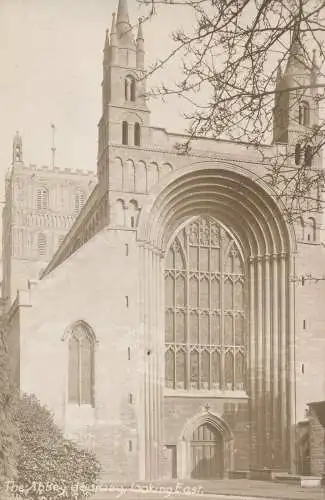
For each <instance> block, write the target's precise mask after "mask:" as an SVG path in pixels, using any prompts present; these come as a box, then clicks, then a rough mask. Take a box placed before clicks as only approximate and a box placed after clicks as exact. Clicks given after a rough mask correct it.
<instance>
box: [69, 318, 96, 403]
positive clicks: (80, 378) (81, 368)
mask: <svg viewBox="0 0 325 500" xmlns="http://www.w3.org/2000/svg"><path fill="white" fill-rule="evenodd" d="M68 402H69V403H73V404H78V405H82V404H88V405H91V406H94V338H93V335H92V333H91V331H90V329H89V328H88V327H87V326H86V325H85V324H83V323H77V324H76V325H75V326H74V327H73V328H72V331H71V333H70V337H69V362H68Z"/></svg>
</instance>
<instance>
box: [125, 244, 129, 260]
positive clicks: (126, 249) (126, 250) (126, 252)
mask: <svg viewBox="0 0 325 500" xmlns="http://www.w3.org/2000/svg"><path fill="white" fill-rule="evenodd" d="M125 255H126V256H127V257H128V256H129V245H128V244H127V243H125Z"/></svg>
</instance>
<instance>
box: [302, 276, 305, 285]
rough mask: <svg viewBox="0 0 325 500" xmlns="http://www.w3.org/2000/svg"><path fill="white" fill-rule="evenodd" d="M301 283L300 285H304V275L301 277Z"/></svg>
mask: <svg viewBox="0 0 325 500" xmlns="http://www.w3.org/2000/svg"><path fill="white" fill-rule="evenodd" d="M301 284H302V286H305V277H304V276H302V277H301Z"/></svg>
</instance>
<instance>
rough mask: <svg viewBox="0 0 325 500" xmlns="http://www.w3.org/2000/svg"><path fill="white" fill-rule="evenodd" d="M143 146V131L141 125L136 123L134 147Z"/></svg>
mask: <svg viewBox="0 0 325 500" xmlns="http://www.w3.org/2000/svg"><path fill="white" fill-rule="evenodd" d="M140 144H141V129H140V124H139V123H135V124H134V145H135V146H140Z"/></svg>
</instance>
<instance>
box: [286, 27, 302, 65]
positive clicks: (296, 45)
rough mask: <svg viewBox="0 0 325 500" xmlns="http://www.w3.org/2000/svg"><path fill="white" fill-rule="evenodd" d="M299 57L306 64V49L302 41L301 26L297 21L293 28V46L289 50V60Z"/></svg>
mask: <svg viewBox="0 0 325 500" xmlns="http://www.w3.org/2000/svg"><path fill="white" fill-rule="evenodd" d="M292 57H294V58H295V57H299V58H300V59H301V61H302V62H305V49H304V46H303V43H302V41H301V33H300V24H299V21H296V22H295V24H294V27H293V32H292V37H291V44H290V49H289V58H292Z"/></svg>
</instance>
